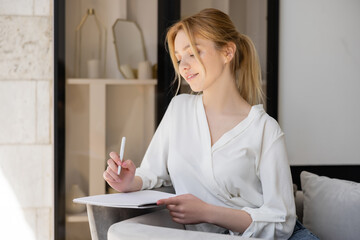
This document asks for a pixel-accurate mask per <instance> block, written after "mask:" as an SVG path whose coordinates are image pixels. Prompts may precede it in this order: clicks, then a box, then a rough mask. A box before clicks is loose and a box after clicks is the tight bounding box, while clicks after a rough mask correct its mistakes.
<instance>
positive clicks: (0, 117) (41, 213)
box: [0, 0, 54, 240]
mask: <svg viewBox="0 0 360 240" xmlns="http://www.w3.org/2000/svg"><path fill="white" fill-rule="evenodd" d="M52 8H53V1H51V0H15V1H14V0H0V212H1V214H0V238H1V239H39V240H40V239H41V240H42V239H53V237H54V236H53V207H54V204H53V195H54V194H53V192H54V187H53V176H54V170H53V136H52V135H53V129H52V122H53V119H52V116H53V103H52V96H53V72H54V71H53V57H54V53H53V13H52V12H53V9H52ZM4 213H5V214H4ZM6 213H7V214H6ZM16 230H17V231H16ZM25 233H26V234H27V236H26V238H19V236H22V235H25ZM7 234H8V236H7ZM11 234H14V236H13V237H12V236H11ZM4 235H5V236H4ZM15 236H17V237H15ZM3 237H4V238H3Z"/></svg>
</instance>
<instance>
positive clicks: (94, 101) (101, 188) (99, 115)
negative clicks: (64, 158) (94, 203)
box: [66, 78, 157, 222]
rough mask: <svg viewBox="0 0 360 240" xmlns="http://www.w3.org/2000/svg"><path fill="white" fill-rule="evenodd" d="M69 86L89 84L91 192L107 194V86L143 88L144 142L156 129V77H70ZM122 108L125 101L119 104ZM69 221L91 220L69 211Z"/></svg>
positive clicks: (84, 215) (149, 138)
mask: <svg viewBox="0 0 360 240" xmlns="http://www.w3.org/2000/svg"><path fill="white" fill-rule="evenodd" d="M66 84H67V85H68V86H72V85H87V86H88V89H89V90H88V91H89V99H88V101H89V151H90V152H89V182H88V184H89V185H88V186H89V195H97V194H105V184H104V179H103V177H102V174H103V171H104V156H106V155H107V152H106V98H107V89H109V88H108V87H112V86H120V87H121V86H124V87H125V86H134V87H139V88H141V89H142V91H141V93H142V94H143V96H142V97H143V104H144V107H143V111H144V112H143V113H142V114H141V115H142V116H139V117H144V118H146V119H144V122H146V124H145V125H146V127H144V132H143V139H144V142H150V140H151V138H152V136H153V134H154V131H155V87H156V84H157V80H156V79H146V80H140V79H87V78H69V79H67V81H66ZM119 109H121V104H120V106H119ZM66 221H67V222H87V221H88V219H87V214H86V212H85V213H81V214H67V215H66Z"/></svg>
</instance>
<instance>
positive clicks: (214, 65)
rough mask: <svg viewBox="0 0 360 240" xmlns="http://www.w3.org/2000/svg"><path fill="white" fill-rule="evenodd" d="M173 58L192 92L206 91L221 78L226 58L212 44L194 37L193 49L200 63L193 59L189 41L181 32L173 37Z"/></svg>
mask: <svg viewBox="0 0 360 240" xmlns="http://www.w3.org/2000/svg"><path fill="white" fill-rule="evenodd" d="M174 45H175V56H176V58H177V60H178V64H179V73H180V75H181V76H182V77H183V78H184V79H185V80H186V81H187V82H188V83H189V85H190V87H191V89H192V90H193V91H194V92H200V91H204V90H207V89H208V88H210V87H211V86H213V84H214V83H215V82H216V81H217V80H218V79H220V78H221V77H222V75H223V72H224V69H225V62H226V57H225V54H223V53H222V52H220V51H218V50H217V49H216V48H215V44H214V42H212V41H210V40H207V39H204V38H200V37H195V48H196V50H197V51H198V53H199V56H200V59H201V61H202V62H203V65H204V68H205V69H203V67H202V65H201V63H200V62H198V61H197V60H196V58H195V55H194V53H193V50H192V49H191V47H190V41H189V39H188V37H187V36H186V34H185V32H184V31H183V30H180V31H179V32H178V33H177V35H176V37H175V42H174Z"/></svg>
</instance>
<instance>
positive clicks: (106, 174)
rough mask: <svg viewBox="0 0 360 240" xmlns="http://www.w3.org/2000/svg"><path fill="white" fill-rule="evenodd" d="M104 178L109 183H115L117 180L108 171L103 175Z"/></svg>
mask: <svg viewBox="0 0 360 240" xmlns="http://www.w3.org/2000/svg"><path fill="white" fill-rule="evenodd" d="M103 178H104V179H105V181H107V182H115V179H114V178H113V177H112V176H111V175H110V174H109V173H108V172H107V171H105V172H104V173H103Z"/></svg>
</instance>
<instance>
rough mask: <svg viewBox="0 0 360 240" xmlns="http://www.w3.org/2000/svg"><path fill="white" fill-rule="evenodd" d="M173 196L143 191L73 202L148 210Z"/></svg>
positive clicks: (80, 199) (103, 195)
mask: <svg viewBox="0 0 360 240" xmlns="http://www.w3.org/2000/svg"><path fill="white" fill-rule="evenodd" d="M174 196H176V195H175V194H172V193H166V192H159V191H155V190H143V191H137V192H130V193H112V194H102V195H94V196H87V197H82V198H75V199H74V200H73V202H75V203H81V204H90V205H97V206H106V207H118V208H150V207H156V206H157V205H156V202H157V201H158V200H160V199H164V198H169V197H174Z"/></svg>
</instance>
